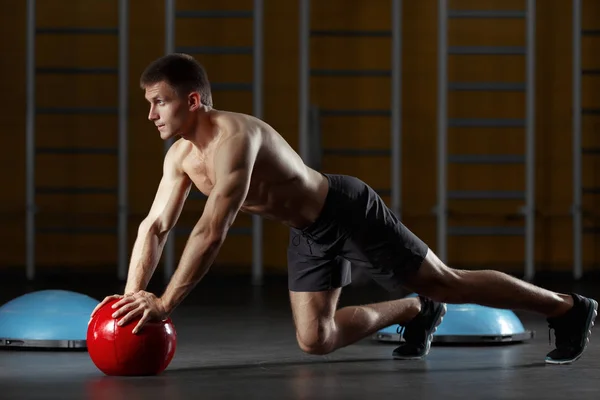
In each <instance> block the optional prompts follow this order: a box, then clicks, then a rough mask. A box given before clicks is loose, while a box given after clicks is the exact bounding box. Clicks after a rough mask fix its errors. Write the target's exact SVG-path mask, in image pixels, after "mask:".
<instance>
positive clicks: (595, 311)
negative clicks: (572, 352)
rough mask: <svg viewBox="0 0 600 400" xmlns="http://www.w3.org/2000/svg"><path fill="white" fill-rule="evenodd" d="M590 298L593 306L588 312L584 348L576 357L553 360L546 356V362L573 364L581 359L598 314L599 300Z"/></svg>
mask: <svg viewBox="0 0 600 400" xmlns="http://www.w3.org/2000/svg"><path fill="white" fill-rule="evenodd" d="M589 300H590V302H591V303H592V308H591V309H590V313H589V314H588V320H587V323H586V333H585V337H584V338H583V346H582V349H581V351H580V352H579V354H577V356H576V357H574V358H571V359H568V360H553V359H551V358H546V364H553V365H564V364H571V363H572V362H574V361H577V360H579V358H581V356H582V355H583V353H584V351H585V349H586V347H587V345H588V343H589V342H590V336H591V335H592V328H593V327H594V321H595V319H596V317H597V316H598V302H596V300H592V299H589Z"/></svg>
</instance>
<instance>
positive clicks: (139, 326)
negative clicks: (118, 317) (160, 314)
mask: <svg viewBox="0 0 600 400" xmlns="http://www.w3.org/2000/svg"><path fill="white" fill-rule="evenodd" d="M149 319H150V313H149V312H145V313H144V315H143V316H142V318H140V320H139V322H138V324H137V325H136V326H135V328H133V331H132V332H133V334H134V335H137V334H138V332H139V331H140V330H141V329H142V327H143V326H144V325H145V324H146V322H148V320H149Z"/></svg>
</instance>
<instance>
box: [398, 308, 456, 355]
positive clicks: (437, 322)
mask: <svg viewBox="0 0 600 400" xmlns="http://www.w3.org/2000/svg"><path fill="white" fill-rule="evenodd" d="M447 309H448V307H447V306H446V303H443V304H442V306H441V307H440V309H439V311H438V313H437V315H436V317H435V319H434V322H433V324H432V326H431V327H430V328H429V335H428V336H427V345H426V346H425V353H424V354H422V355H420V356H412V357H411V356H406V357H403V356H392V357H393V358H394V359H395V360H420V359H422V358H423V357H425V356H426V355H427V354H429V350H430V349H431V342H432V341H433V334H434V333H435V331H437V327H438V326H440V324H441V323H442V321H443V320H444V315H446V311H447Z"/></svg>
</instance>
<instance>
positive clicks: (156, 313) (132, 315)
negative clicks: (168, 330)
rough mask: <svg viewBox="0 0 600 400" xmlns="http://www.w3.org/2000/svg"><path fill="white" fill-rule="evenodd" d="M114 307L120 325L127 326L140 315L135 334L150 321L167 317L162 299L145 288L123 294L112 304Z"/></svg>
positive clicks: (114, 316)
mask: <svg viewBox="0 0 600 400" xmlns="http://www.w3.org/2000/svg"><path fill="white" fill-rule="evenodd" d="M112 308H113V309H114V310H115V311H114V313H113V314H112V316H113V318H120V319H119V321H118V322H117V325H119V326H125V325H127V324H128V323H130V322H131V321H133V320H134V319H136V318H138V317H140V320H139V322H138V324H137V325H136V326H135V328H133V333H134V334H137V333H138V332H139V331H140V330H141V329H142V328H143V326H144V325H145V324H146V323H147V322H148V321H161V320H163V319H165V318H166V317H167V312H166V310H165V307H164V306H163V304H162V300H161V299H160V298H159V297H156V296H155V295H154V294H152V293H150V292H146V291H145V290H140V291H138V292H136V293H133V294H128V295H125V296H123V297H122V298H121V299H120V300H119V301H117V302H116V303H115V304H113V305H112Z"/></svg>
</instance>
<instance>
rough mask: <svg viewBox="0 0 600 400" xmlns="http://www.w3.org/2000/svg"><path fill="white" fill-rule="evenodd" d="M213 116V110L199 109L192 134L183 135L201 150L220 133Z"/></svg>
mask: <svg viewBox="0 0 600 400" xmlns="http://www.w3.org/2000/svg"><path fill="white" fill-rule="evenodd" d="M213 116H214V110H212V109H204V110H202V111H199V113H198V119H197V120H196V123H195V126H194V127H193V134H191V135H190V136H189V137H184V138H185V139H186V140H188V141H190V142H191V143H192V144H193V145H194V147H196V149H198V150H199V151H201V152H202V151H203V150H205V149H207V148H208V147H209V146H210V145H211V143H213V142H214V141H215V139H216V138H217V137H218V136H219V134H220V129H219V127H218V126H217V125H216V124H215V122H214V120H213Z"/></svg>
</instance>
